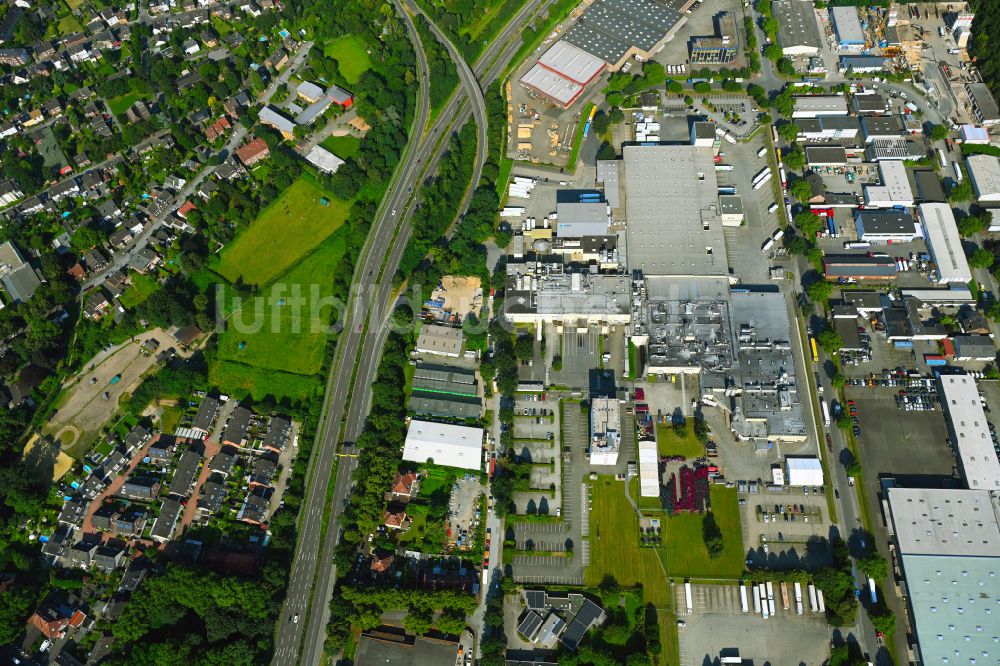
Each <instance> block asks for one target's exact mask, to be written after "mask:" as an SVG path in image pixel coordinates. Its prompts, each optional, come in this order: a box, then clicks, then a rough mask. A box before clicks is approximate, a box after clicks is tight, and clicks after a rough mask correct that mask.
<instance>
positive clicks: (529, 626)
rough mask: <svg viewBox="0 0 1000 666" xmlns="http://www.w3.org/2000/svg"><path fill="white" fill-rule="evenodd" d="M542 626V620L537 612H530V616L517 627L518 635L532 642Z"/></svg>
mask: <svg viewBox="0 0 1000 666" xmlns="http://www.w3.org/2000/svg"><path fill="white" fill-rule="evenodd" d="M540 626H542V618H541V617H539V615H538V613H536V612H535V611H533V610H532V611H528V614H527V615H525V616H524V619H523V620H521V624H519V625H517V633H519V634H521V635H522V636H524V637H525V638H528V639H529V640H530V639H531V638H532V637H534V635H535V632H536V631H538V628H539V627H540Z"/></svg>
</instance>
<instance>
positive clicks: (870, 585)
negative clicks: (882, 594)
mask: <svg viewBox="0 0 1000 666" xmlns="http://www.w3.org/2000/svg"><path fill="white" fill-rule="evenodd" d="M868 596H869V597H871V600H872V606H874V605H875V604H877V603H878V593H877V592H876V591H875V579H874V578H872V577H871V576H869V577H868Z"/></svg>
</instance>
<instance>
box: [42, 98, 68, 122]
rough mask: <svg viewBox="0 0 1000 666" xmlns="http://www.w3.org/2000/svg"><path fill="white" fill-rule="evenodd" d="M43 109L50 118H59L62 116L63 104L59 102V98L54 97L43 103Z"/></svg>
mask: <svg viewBox="0 0 1000 666" xmlns="http://www.w3.org/2000/svg"><path fill="white" fill-rule="evenodd" d="M42 111H44V112H45V115H46V116H48V117H49V118H59V117H60V116H62V113H63V107H62V104H60V103H59V100H58V99H56V98H55V97H53V98H52V99H50V100H47V101H45V102H44V103H42Z"/></svg>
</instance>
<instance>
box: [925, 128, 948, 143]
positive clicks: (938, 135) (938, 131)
mask: <svg viewBox="0 0 1000 666" xmlns="http://www.w3.org/2000/svg"><path fill="white" fill-rule="evenodd" d="M927 136H928V137H929V138H930V140H931V141H944V140H945V139H946V138H947V137H948V128H947V127H945V126H944V125H931V127H930V129H929V130H928V132H927Z"/></svg>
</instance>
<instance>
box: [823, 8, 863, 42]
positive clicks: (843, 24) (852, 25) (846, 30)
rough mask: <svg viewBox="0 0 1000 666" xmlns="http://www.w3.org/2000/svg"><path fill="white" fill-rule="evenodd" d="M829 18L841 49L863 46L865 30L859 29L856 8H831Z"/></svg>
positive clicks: (859, 21) (859, 24)
mask: <svg viewBox="0 0 1000 666" xmlns="http://www.w3.org/2000/svg"><path fill="white" fill-rule="evenodd" d="M830 18H831V20H832V21H833V29H834V31H836V33H837V43H838V44H839V45H840V48H841V49H859V48H863V47H864V45H865V30H864V28H862V27H861V19H860V18H859V17H858V8H857V7H832V8H831V9H830Z"/></svg>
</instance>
